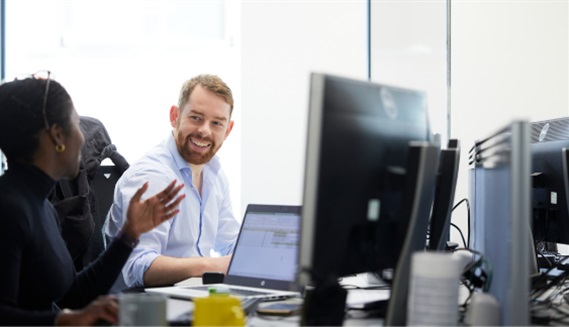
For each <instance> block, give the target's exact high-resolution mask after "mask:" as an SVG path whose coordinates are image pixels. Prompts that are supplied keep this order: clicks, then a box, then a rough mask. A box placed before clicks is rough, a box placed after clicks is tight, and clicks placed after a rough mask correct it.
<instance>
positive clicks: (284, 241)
mask: <svg viewBox="0 0 569 327" xmlns="http://www.w3.org/2000/svg"><path fill="white" fill-rule="evenodd" d="M299 230H300V208H299V207H295V206H252V205H249V206H248V208H247V212H246V214H245V217H244V218H243V223H242V226H241V232H240V233H239V238H238V240H237V243H236V245H235V251H234V253H233V258H232V261H231V266H230V267H229V272H228V276H240V277H249V278H251V277H252V278H258V279H270V280H281V281H289V282H292V281H294V279H295V274H296V269H297V264H298V260H297V256H298V243H299Z"/></svg>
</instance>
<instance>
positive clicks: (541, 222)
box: [531, 117, 569, 244]
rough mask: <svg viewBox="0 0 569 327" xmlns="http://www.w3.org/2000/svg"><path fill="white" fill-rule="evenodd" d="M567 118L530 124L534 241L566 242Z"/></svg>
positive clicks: (568, 224)
mask: <svg viewBox="0 0 569 327" xmlns="http://www.w3.org/2000/svg"><path fill="white" fill-rule="evenodd" d="M563 148H569V117H566V118H558V119H551V120H545V121H538V122H533V123H531V156H532V209H533V210H532V231H533V237H534V241H535V242H552V243H563V244H569V209H568V201H567V195H568V192H567V182H568V177H567V167H565V166H564V162H565V161H564V154H563Z"/></svg>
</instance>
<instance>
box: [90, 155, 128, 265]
mask: <svg viewBox="0 0 569 327" xmlns="http://www.w3.org/2000/svg"><path fill="white" fill-rule="evenodd" d="M121 175H122V171H121V170H120V169H119V168H117V167H116V166H112V165H110V166H107V165H104V166H100V167H99V170H98V171H97V174H96V175H95V178H94V179H93V181H92V182H91V191H92V192H91V193H92V195H93V198H94V208H93V221H94V223H95V232H94V233H93V237H92V238H91V240H90V242H89V248H88V249H87V253H86V254H85V259H86V260H87V262H91V261H93V260H95V259H96V258H97V257H98V256H99V254H100V253H101V252H103V250H104V249H105V241H104V237H105V235H104V232H103V224H104V223H105V219H106V217H107V213H108V212H109V209H110V208H111V205H112V204H113V195H114V192H115V184H116V183H117V181H118V180H119V178H120V177H121Z"/></svg>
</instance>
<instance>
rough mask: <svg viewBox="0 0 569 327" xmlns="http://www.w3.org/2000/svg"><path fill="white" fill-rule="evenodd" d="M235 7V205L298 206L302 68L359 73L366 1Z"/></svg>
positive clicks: (305, 75)
mask: <svg viewBox="0 0 569 327" xmlns="http://www.w3.org/2000/svg"><path fill="white" fill-rule="evenodd" d="M241 10H242V30H241V32H242V69H241V76H242V102H241V107H242V116H241V120H242V127H241V133H242V145H241V149H242V152H241V155H242V175H241V178H242V193H241V210H242V212H243V211H244V210H245V208H246V205H247V204H248V203H272V204H301V202H302V186H303V181H304V157H305V139H306V124H307V118H308V112H307V109H308V90H309V74H310V72H311V71H322V72H328V73H335V74H339V75H345V76H351V77H355V78H363V79H365V78H366V76H367V75H366V74H367V59H366V58H367V57H366V56H367V55H366V53H367V43H366V42H367V41H366V10H367V9H366V2H365V1H306V2H302V1H288V2H287V1H243V2H242V8H241Z"/></svg>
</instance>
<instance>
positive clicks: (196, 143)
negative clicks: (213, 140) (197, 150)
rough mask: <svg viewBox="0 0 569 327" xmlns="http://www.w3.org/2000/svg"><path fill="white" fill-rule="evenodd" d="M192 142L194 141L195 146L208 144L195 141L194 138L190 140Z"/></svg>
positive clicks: (207, 144)
mask: <svg viewBox="0 0 569 327" xmlns="http://www.w3.org/2000/svg"><path fill="white" fill-rule="evenodd" d="M192 142H194V144H195V145H197V146H209V143H202V142H200V141H195V140H192Z"/></svg>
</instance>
